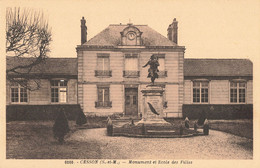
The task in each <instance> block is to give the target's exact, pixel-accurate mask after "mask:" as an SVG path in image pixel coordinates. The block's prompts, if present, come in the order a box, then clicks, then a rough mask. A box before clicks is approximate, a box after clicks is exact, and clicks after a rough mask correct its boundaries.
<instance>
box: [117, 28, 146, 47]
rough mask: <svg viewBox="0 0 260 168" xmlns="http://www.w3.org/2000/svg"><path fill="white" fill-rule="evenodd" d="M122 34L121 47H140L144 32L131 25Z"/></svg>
mask: <svg viewBox="0 0 260 168" xmlns="http://www.w3.org/2000/svg"><path fill="white" fill-rule="evenodd" d="M120 33H121V45H130V46H140V45H141V44H142V43H141V35H142V32H140V30H139V29H138V28H137V27H135V26H133V25H132V24H129V25H128V27H126V28H125V29H124V30H123V31H122V32H120Z"/></svg>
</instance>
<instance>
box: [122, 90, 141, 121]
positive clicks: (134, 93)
mask: <svg viewBox="0 0 260 168" xmlns="http://www.w3.org/2000/svg"><path fill="white" fill-rule="evenodd" d="M125 115H127V116H138V88H125Z"/></svg>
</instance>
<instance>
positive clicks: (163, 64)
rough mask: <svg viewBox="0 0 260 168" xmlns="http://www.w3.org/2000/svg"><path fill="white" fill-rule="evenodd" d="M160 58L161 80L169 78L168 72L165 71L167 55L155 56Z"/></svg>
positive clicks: (159, 74)
mask: <svg viewBox="0 0 260 168" xmlns="http://www.w3.org/2000/svg"><path fill="white" fill-rule="evenodd" d="M154 55H155V56H156V57H157V58H158V62H159V66H158V70H159V72H158V76H159V78H165V77H167V71H166V70H165V54H154Z"/></svg>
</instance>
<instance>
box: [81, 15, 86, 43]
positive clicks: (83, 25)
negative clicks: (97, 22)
mask: <svg viewBox="0 0 260 168" xmlns="http://www.w3.org/2000/svg"><path fill="white" fill-rule="evenodd" d="M85 42H87V26H86V20H85V19H84V17H82V19H81V44H84V43H85Z"/></svg>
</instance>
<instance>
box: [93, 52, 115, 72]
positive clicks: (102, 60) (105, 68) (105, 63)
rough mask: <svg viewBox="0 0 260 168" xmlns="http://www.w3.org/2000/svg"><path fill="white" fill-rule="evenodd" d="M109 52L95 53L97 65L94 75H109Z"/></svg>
mask: <svg viewBox="0 0 260 168" xmlns="http://www.w3.org/2000/svg"><path fill="white" fill-rule="evenodd" d="M109 57H110V54H109V53H97V67H96V70H95V76H96V77H111V76H112V71H111V70H110V59H109Z"/></svg>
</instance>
